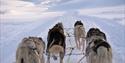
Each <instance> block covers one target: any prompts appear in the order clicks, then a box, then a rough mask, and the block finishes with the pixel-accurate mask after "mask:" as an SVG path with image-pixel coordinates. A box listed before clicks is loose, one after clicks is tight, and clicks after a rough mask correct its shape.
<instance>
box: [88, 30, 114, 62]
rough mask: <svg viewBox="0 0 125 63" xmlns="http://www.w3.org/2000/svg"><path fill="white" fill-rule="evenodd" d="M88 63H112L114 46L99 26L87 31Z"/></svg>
mask: <svg viewBox="0 0 125 63" xmlns="http://www.w3.org/2000/svg"><path fill="white" fill-rule="evenodd" d="M86 39H87V41H86V42H87V43H88V44H87V48H86V60H87V63H112V48H111V46H110V44H109V43H108V42H107V40H106V36H105V33H103V32H101V31H100V30H99V29H97V28H91V29H90V30H89V31H88V32H87V37H86Z"/></svg>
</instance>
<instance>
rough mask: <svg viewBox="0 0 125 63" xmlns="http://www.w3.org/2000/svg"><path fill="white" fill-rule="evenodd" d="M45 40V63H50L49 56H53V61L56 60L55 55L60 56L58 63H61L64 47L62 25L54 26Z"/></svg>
mask: <svg viewBox="0 0 125 63" xmlns="http://www.w3.org/2000/svg"><path fill="white" fill-rule="evenodd" d="M47 40H48V44H47V50H46V52H47V54H48V60H47V63H50V56H53V58H54V59H57V57H56V55H57V54H59V55H60V63H63V58H64V55H65V47H66V45H65V35H64V30H63V25H62V23H58V24H56V25H55V26H54V27H53V28H52V29H50V30H49V32H48V37H47Z"/></svg>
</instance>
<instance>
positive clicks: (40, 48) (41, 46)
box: [29, 37, 45, 53]
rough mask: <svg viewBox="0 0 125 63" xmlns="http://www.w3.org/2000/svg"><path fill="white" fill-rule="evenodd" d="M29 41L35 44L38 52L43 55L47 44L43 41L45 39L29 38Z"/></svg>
mask: <svg viewBox="0 0 125 63" xmlns="http://www.w3.org/2000/svg"><path fill="white" fill-rule="evenodd" d="M29 39H30V40H32V41H33V42H34V43H35V45H36V48H37V52H38V53H43V51H44V49H45V42H44V41H43V39H42V38H41V37H29Z"/></svg>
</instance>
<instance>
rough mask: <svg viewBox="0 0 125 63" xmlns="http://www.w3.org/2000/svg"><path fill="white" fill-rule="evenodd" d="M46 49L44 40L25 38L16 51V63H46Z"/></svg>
mask: <svg viewBox="0 0 125 63" xmlns="http://www.w3.org/2000/svg"><path fill="white" fill-rule="evenodd" d="M44 49H45V43H44V41H43V40H42V38H40V37H29V38H24V39H23V40H22V42H21V43H20V44H19V46H18V48H17V51H16V63H44V56H43V52H44Z"/></svg>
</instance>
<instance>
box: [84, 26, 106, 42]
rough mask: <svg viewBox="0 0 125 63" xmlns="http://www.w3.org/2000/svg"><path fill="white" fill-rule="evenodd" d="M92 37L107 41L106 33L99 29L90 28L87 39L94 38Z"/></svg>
mask: <svg viewBox="0 0 125 63" xmlns="http://www.w3.org/2000/svg"><path fill="white" fill-rule="evenodd" d="M92 36H99V37H100V38H102V39H104V40H107V39H106V35H105V33H103V32H102V31H100V30H99V29H98V28H90V29H89V31H88V32H87V36H86V37H87V38H89V37H92Z"/></svg>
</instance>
